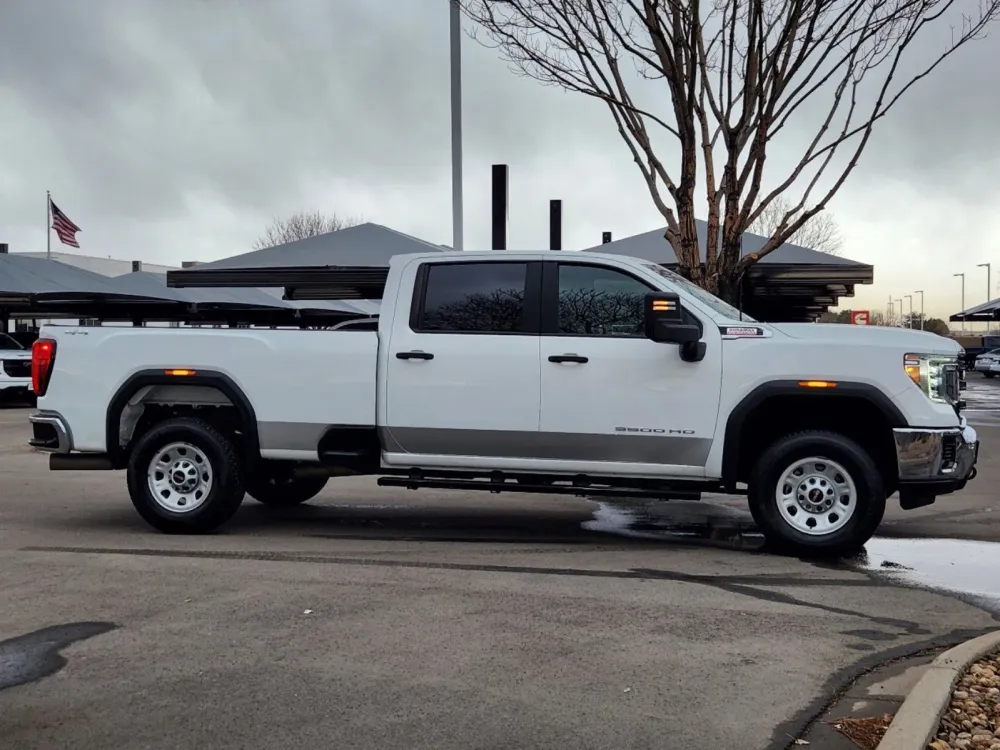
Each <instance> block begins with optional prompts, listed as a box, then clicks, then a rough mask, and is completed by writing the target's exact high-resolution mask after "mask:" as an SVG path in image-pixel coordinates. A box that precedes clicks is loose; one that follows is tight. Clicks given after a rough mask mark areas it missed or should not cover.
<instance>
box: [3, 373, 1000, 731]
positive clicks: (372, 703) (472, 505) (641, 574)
mask: <svg viewBox="0 0 1000 750" xmlns="http://www.w3.org/2000/svg"><path fill="white" fill-rule="evenodd" d="M970 377H971V376H970ZM994 385H997V394H998V395H1000V384H994V383H993V382H992V381H989V382H987V381H981V382H980V381H972V380H970V392H969V395H970V399H969V400H970V416H971V415H972V414H975V413H976V412H975V409H981V410H982V413H983V415H984V416H982V417H978V416H977V417H975V418H973V420H972V421H973V422H976V423H979V424H980V428H979V429H980V436H981V438H982V440H983V448H982V450H981V464H980V466H981V469H980V475H979V477H978V479H977V480H976V481H975V482H974V483H973V485H971V486H970V487H969V488H968V489H967V490H966V491H964V492H963V493H961V494H960V495H956V496H953V497H951V498H948V499H942V500H941V501H939V502H938V503H937V504H935V505H934V506H931V507H929V508H924V509H921V510H918V511H911V512H907V513H904V512H902V511H900V510H899V509H898V507H896V508H893V509H892V510H891V511H890V512H889V514H888V515H887V519H886V522H885V523H884V525H883V528H882V531H881V536H883V537H885V538H886V539H882V540H879V542H878V543H877V544H873V546H872V550H873V555H872V559H871V560H877V559H880V558H884V557H885V555H886V554H889V555H892V554H894V553H893V552H891V551H890V552H888V553H887V552H885V551H884V550H885V549H889V550H893V549H896V548H894V547H893V546H892V545H893V543H894V538H895V539H899V538H909V537H924V538H928V539H939V538H952V539H967V540H984V541H1000V521H997V512H996V511H995V494H994V492H993V489H992V488H993V487H994V486H995V485H994V482H995V481H996V479H997V478H1000V466H998V465H997V461H998V459H997V458H996V456H998V455H1000V426H993V425H994V424H996V425H1000V420H997V421H996V422H994V421H993V419H994V418H993V416H992V407H991V406H990V405H989V404H990V403H992V402H991V398H992V396H993V394H992V391H990V390H987V389H988V388H992V387H993V386H994ZM997 406H998V407H1000V400H998V402H997ZM26 416H27V411H26V410H22V409H0V591H2V593H3V607H2V608H0V738H3V740H2V742H0V745H2V746H3V747H11V748H18V749H19V750H20V749H24V750H30V749H33V748H39V749H41V748H44V749H45V750H51V749H53V748H73V749H74V750H98V749H100V750H106V749H107V748H116V749H119V750H124V749H126V748H129V749H130V748H136V749H138V748H171V749H173V748H178V747H212V748H219V749H221V748H282V749H284V748H293V747H337V748H339V747H345V748H348V747H349V748H379V749H384V748H500V747H504V748H521V747H524V748H527V747H531V748H549V747H551V748H566V747H578V748H620V747H626V748H647V747H649V748H653V747H656V748H662V747H677V748H680V747H684V748H784V747H788V746H790V745H791V744H792V743H793V741H794V739H795V738H796V737H798V736H800V733H801V732H802V731H803V728H804V727H806V726H807V725H808V724H809V722H810V721H811V720H812V719H813V718H814V717H815V716H816V715H817V714H818V713H819V712H820V710H821V709H822V707H823V706H824V705H825V704H826V703H827V702H828V701H830V699H831V698H832V697H833V696H834V694H836V693H838V692H839V691H840V690H841V689H842V688H843V687H845V686H846V685H847V684H848V682H849V681H850V680H851V679H852V678H853V677H854V676H856V675H858V674H859V673H861V672H862V671H864V670H866V669H868V668H870V667H871V666H873V665H875V664H877V663H879V662H881V661H884V660H886V659H888V658H890V657H894V656H899V655H901V654H905V653H910V652H914V651H917V650H919V649H921V648H924V647H927V646H931V645H937V644H945V643H952V642H955V641H957V640H960V639H962V638H964V637H967V636H969V635H973V634H977V633H980V632H983V631H984V630H987V629H991V628H995V627H996V621H997V619H998V618H997V616H996V613H1000V603H998V602H997V601H996V599H991V598H990V597H989V596H984V594H989V592H984V591H981V590H980V591H978V592H973V593H974V594H976V595H972V594H970V593H969V591H962V590H960V589H962V585H961V582H960V583H959V584H958V585H955V584H954V583H952V584H951V585H952V586H953V587H954V588H956V590H955V591H954V592H949V591H946V590H945V589H944V588H942V587H941V586H938V585H937V584H935V583H933V581H932V582H931V583H930V584H928V582H927V580H914V579H907V578H905V577H903V578H899V577H897V576H895V575H889V573H887V572H886V569H883V568H880V567H879V566H877V565H876V566H875V567H874V569H869V568H868V567H866V561H865V560H864V559H862V560H856V561H845V562H844V563H843V564H839V565H830V564H817V563H811V562H807V561H801V560H797V559H790V558H781V557H775V556H771V555H767V554H762V553H759V552H757V551H756V543H755V541H754V535H753V531H752V528H751V526H750V524H749V521H748V518H747V516H746V514H745V513H744V512H743V510H742V507H741V506H742V503H741V501H740V500H739V499H735V498H711V499H710V500H708V501H705V502H702V503H676V504H675V503H668V504H663V505H660V506H658V507H657V508H649V507H643V508H635V507H631V508H620V507H614V506H599V505H597V504H595V503H590V502H587V501H585V500H582V499H580V500H578V499H567V498H558V497H556V498H532V497H527V496H525V497H521V496H516V495H514V496H510V497H507V496H482V495H477V494H467V493H460V492H436V493H435V492H430V491H423V490H422V491H420V492H407V491H404V490H395V489H382V488H378V487H376V486H375V484H374V482H373V481H371V480H367V479H360V480H359V479H349V480H340V481H338V482H331V484H330V485H329V486H328V488H327V490H326V491H325V492H324V493H323V495H322V496H321V497H320V498H319V499H318V500H317V501H314V503H313V504H312V505H310V506H306V507H302V508H299V509H296V510H294V511H285V512H273V511H270V512H269V511H265V509H264V508H262V507H261V506H259V505H256V504H255V503H253V501H250V500H248V501H247V502H246V504H245V505H244V507H243V508H242V509H241V511H240V513H239V514H238V515H237V518H236V519H235V522H234V523H232V524H231V525H230V526H229V527H228V529H227V531H226V533H223V534H219V535H215V536H210V537H198V538H178V537H166V536H162V535H159V534H156V533H153V532H151V531H150V530H149V529H148V528H147V527H146V526H145V525H144V524H143V523H142V522H141V521H140V520H139V518H138V517H137V515H136V514H135V513H134V511H133V509H132V507H131V505H130V503H129V500H128V497H127V494H126V492H125V488H124V480H123V477H122V476H121V475H119V474H105V473H62V472H56V473H49V472H48V471H47V469H46V460H45V457H43V456H41V455H39V454H36V453H33V452H31V451H30V450H29V449H27V448H26V447H25V444H26V441H27V437H28V430H27V426H26ZM995 446H996V447H995ZM880 545H881V546H880ZM886 545H888V546H886ZM949 549H951V550H957V552H955V551H953V552H949V553H948V554H949V555H953V556H955V557H954V559H953V560H952V565H954V564H955V563H960V562H962V560H961V559H959V558H961V557H962V555H963V554H964V553H963V552H962V549H963V547H962V544H961V543H957V546H955V547H950V548H949ZM977 549H979V550H980V551H981V549H983V548H977ZM879 550H882V551H881V552H880V551H879ZM910 551H911V553H912V549H911V550H910ZM918 556H919V554H918ZM994 559H995V558H994ZM871 560H868V562H869V563H870V562H871ZM947 564H948V562H947V560H946V561H945V565H947ZM958 569H962V568H961V566H959V568H958ZM888 570H889V571H890V572H891V570H892V569H891V568H890V569H888ZM973 572H974V571H973ZM970 575H971V573H970ZM989 577H990V578H994V577H995V576H993V575H992V574H990V576H989ZM939 583H940V582H939ZM929 586H930V587H929ZM813 746H814V747H819V746H820V745H817V744H815V743H814V745H813Z"/></svg>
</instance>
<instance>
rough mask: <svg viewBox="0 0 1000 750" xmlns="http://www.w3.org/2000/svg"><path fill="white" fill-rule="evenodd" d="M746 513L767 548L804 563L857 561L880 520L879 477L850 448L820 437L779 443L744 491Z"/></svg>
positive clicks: (857, 449)
mask: <svg viewBox="0 0 1000 750" xmlns="http://www.w3.org/2000/svg"><path fill="white" fill-rule="evenodd" d="M748 499H749V502H750V512H751V513H752V514H753V518H754V521H756V523H757V526H758V527H759V528H760V530H761V531H762V532H763V534H764V537H765V538H766V539H767V541H768V543H769V544H770V546H771V547H773V548H775V549H776V550H778V551H782V552H787V553H789V554H797V555H803V556H825V557H835V556H846V555H852V554H855V553H857V552H858V551H860V550H861V548H862V547H863V546H864V544H865V543H866V542H867V541H868V540H869V539H870V538H871V537H872V536H873V535H874V534H875V530H876V529H877V528H878V526H879V524H880V523H881V522H882V516H883V515H884V514H885V500H886V498H885V487H884V482H883V479H882V474H881V473H880V472H879V469H878V466H877V465H876V464H875V461H874V460H873V459H872V457H871V455H870V454H869V453H868V452H867V451H866V450H865V449H864V448H863V447H862V446H860V445H859V444H858V443H857V442H855V441H854V440H852V439H850V438H848V437H846V436H844V435H841V434H838V433H835V432H827V431H821V430H815V431H807V432H800V433H797V434H794V435H790V436H788V437H785V438H782V439H781V440H778V441H777V442H775V443H774V444H773V445H771V446H770V447H769V448H768V449H767V450H765V451H764V453H763V454H762V455H761V457H760V458H759V459H758V460H757V465H756V466H755V467H754V470H753V473H752V476H751V478H750V482H749V483H748Z"/></svg>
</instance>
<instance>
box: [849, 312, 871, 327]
mask: <svg viewBox="0 0 1000 750" xmlns="http://www.w3.org/2000/svg"><path fill="white" fill-rule="evenodd" d="M851 324H852V325H856V326H866V325H868V311H867V310H851Z"/></svg>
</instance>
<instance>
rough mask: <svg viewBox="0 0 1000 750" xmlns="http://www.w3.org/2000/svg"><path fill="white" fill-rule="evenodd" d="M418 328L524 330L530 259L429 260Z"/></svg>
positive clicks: (418, 312)
mask: <svg viewBox="0 0 1000 750" xmlns="http://www.w3.org/2000/svg"><path fill="white" fill-rule="evenodd" d="M423 271H424V274H425V278H426V283H425V285H424V287H423V289H424V292H423V295H422V299H420V300H418V304H417V309H416V310H415V313H416V315H414V316H413V318H415V319H414V320H412V321H411V322H412V324H413V328H414V329H415V330H418V331H436V332H441V333H523V332H526V330H527V328H526V326H525V291H526V287H527V281H528V264H527V263H429V264H428V265H427V266H426V267H425V268H424V269H423Z"/></svg>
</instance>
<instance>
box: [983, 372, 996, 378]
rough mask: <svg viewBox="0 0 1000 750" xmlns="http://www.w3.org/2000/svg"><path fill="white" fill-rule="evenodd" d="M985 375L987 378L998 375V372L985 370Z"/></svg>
mask: <svg viewBox="0 0 1000 750" xmlns="http://www.w3.org/2000/svg"><path fill="white" fill-rule="evenodd" d="M983 376H984V377H987V378H992V377H996V373H995V372H984V373H983Z"/></svg>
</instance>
